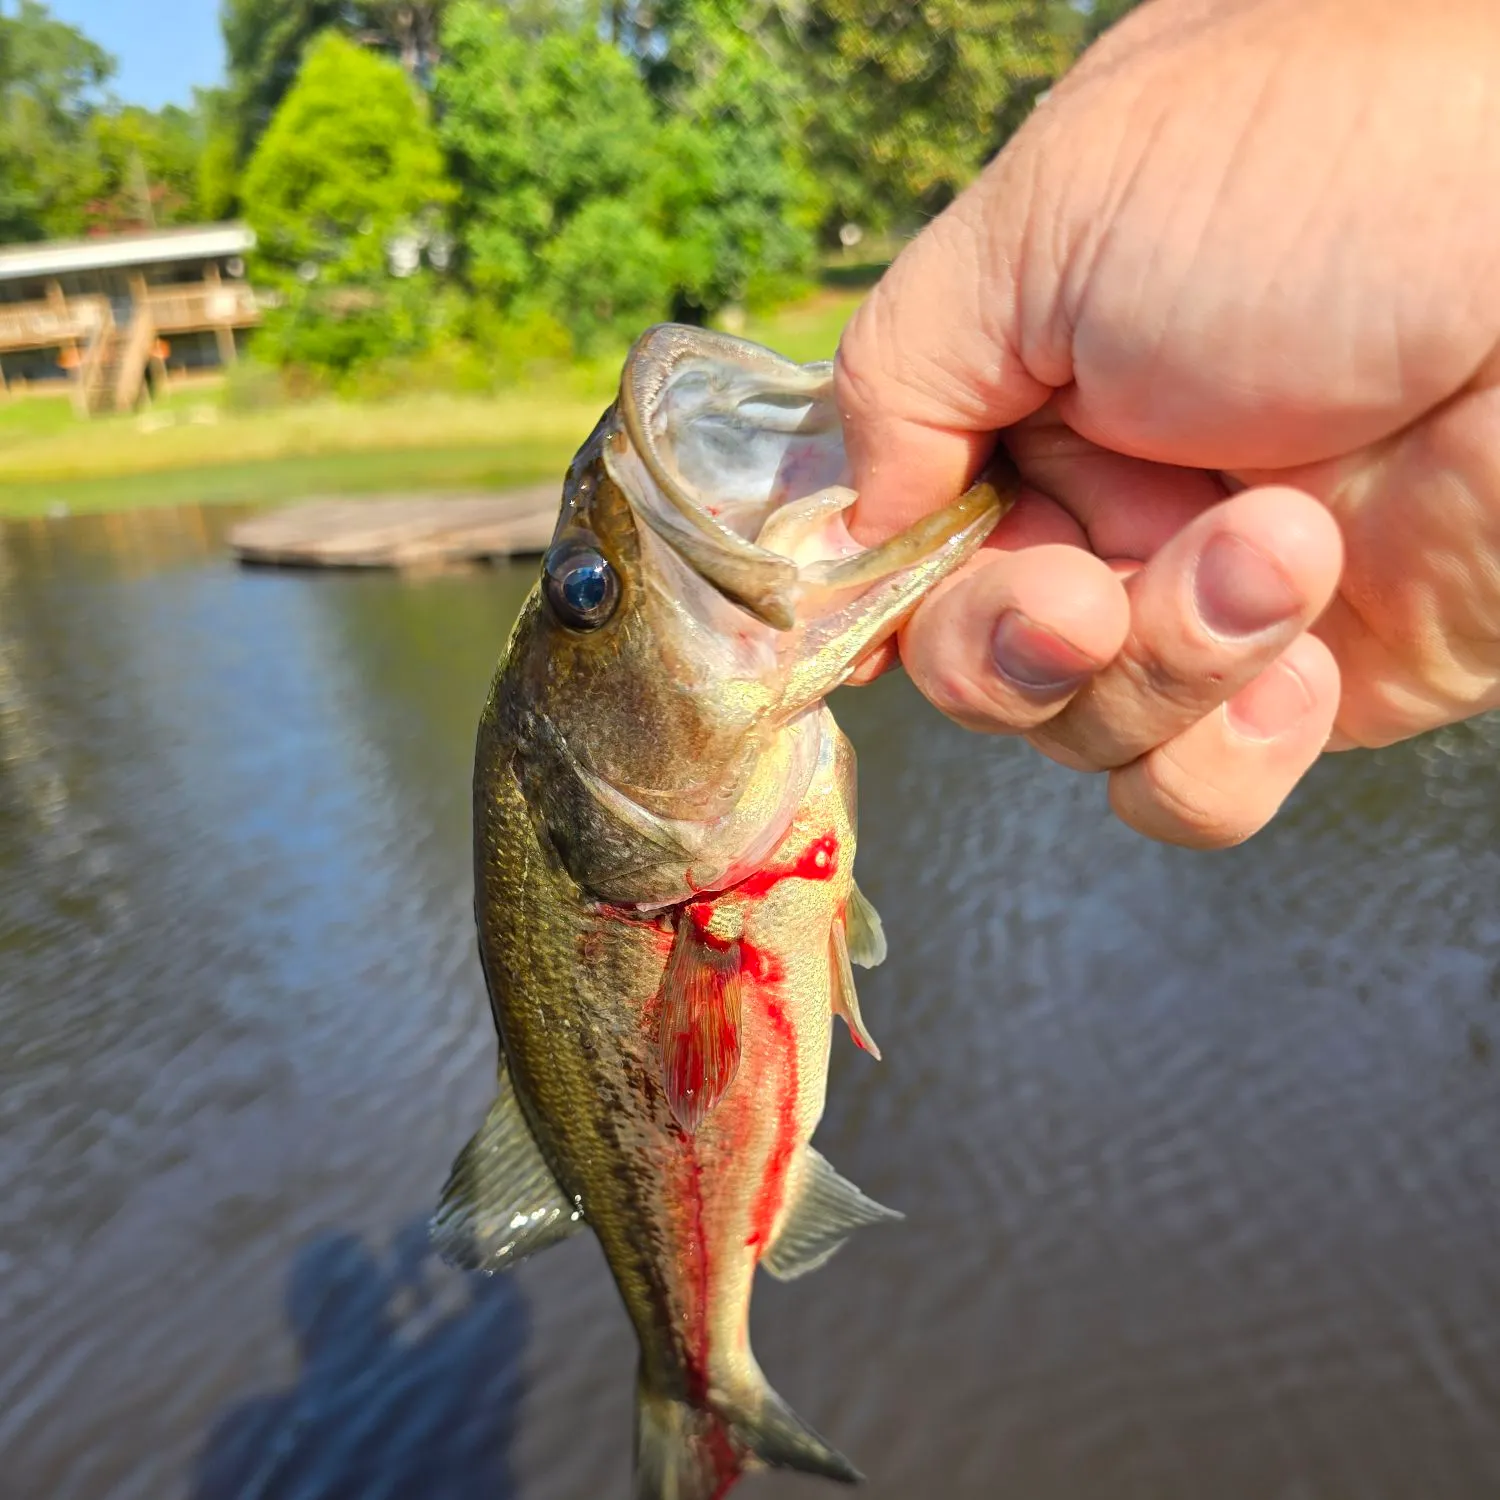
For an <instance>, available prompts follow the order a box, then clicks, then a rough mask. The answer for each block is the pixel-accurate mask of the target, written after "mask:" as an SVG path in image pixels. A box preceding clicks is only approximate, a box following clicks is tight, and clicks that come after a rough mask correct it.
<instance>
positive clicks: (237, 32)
mask: <svg viewBox="0 0 1500 1500" xmlns="http://www.w3.org/2000/svg"><path fill="white" fill-rule="evenodd" d="M447 3H448V0H222V9H221V11H220V26H221V27H222V29H223V32H224V50H225V54H226V59H227V64H228V75H229V84H228V87H227V89H226V90H225V91H224V101H223V106H222V109H223V114H224V116H225V119H226V122H227V126H228V135H229V137H230V138H231V139H232V140H233V143H234V159H235V161H236V163H237V164H239V165H241V166H242V165H243V164H244V163H245V162H247V161H248V160H249V159H250V156H251V154H252V153H253V151H254V149H255V145H256V143H257V142H258V141H259V140H260V137H261V135H262V134H263V132H264V131H265V129H266V127H267V126H268V125H269V124H270V122H271V117H272V116H273V115H274V114H275V113H276V110H277V108H278V106H279V105H280V104H281V101H282V100H283V99H284V98H285V97H286V95H287V91H288V90H289V89H290V88H291V86H292V83H293V80H294V79H295V78H296V77H297V72H298V69H299V68H300V67H301V66H302V58H303V55H304V54H305V53H306V51H307V49H308V47H309V46H310V45H311V43H312V42H313V40H314V38H316V37H317V36H319V35H320V34H321V33H323V32H325V31H338V32H341V33H342V34H343V35H344V36H347V37H349V38H350V39H351V40H354V41H357V42H359V43H360V45H362V46H365V47H369V48H371V49H372V50H374V51H377V52H385V53H389V54H390V55H391V56H393V57H395V58H396V59H397V60H398V61H399V62H400V63H401V64H402V66H403V67H405V69H406V71H407V73H408V75H409V76H411V77H412V78H415V79H417V80H418V81H420V82H423V83H425V82H427V81H429V80H430V77H431V73H432V70H433V68H434V66H435V64H436V61H437V47H438V40H439V37H440V34H441V29H442V20H443V14H444V12H445V11H446V9H447Z"/></svg>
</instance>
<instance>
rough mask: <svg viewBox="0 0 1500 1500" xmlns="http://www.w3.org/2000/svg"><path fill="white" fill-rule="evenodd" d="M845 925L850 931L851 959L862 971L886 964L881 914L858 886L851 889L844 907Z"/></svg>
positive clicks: (852, 886)
mask: <svg viewBox="0 0 1500 1500" xmlns="http://www.w3.org/2000/svg"><path fill="white" fill-rule="evenodd" d="M844 923H845V925H846V926H847V927H848V929H849V958H850V960H851V961H852V962H854V963H857V964H858V965H859V966H860V968H862V969H873V968H874V967H875V965H876V964H883V963H884V962H885V955H886V946H885V928H884V926H882V925H881V921H880V913H879V912H877V911H876V910H875V908H874V907H873V906H871V905H870V903H869V902H868V901H867V900H866V899H865V895H864V892H863V891H861V890H860V888H859V887H858V886H857V885H851V886H850V888H849V901H848V904H847V905H846V906H845V907H844Z"/></svg>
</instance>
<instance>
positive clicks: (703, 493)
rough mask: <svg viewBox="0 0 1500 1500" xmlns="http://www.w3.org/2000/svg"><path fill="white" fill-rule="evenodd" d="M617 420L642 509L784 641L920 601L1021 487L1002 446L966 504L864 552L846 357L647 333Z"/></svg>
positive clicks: (609, 442) (697, 334)
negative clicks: (884, 599) (847, 442)
mask: <svg viewBox="0 0 1500 1500" xmlns="http://www.w3.org/2000/svg"><path fill="white" fill-rule="evenodd" d="M615 413H616V415H615V420H614V421H613V423H612V424H611V429H610V431H609V432H608V435H607V436H605V437H604V441H603V458H604V463H605V467H606V469H607V470H608V472H609V474H610V476H611V477H612V478H613V479H614V481H615V483H616V484H617V485H618V486H619V488H620V490H621V491H622V493H623V494H624V495H625V497H626V499H627V501H628V502H629V504H630V506H631V509H632V510H633V511H634V512H635V513H636V515H637V517H638V518H639V519H640V520H641V521H642V522H643V523H644V525H645V527H646V529H647V530H649V531H650V532H651V533H653V534H654V535H655V536H656V537H657V538H659V539H660V540H661V541H662V542H664V543H666V544H667V547H668V548H669V550H670V551H671V552H673V553H675V554H676V556H677V558H678V559H679V560H680V562H681V563H682V564H686V566H687V567H688V568H689V569H690V570H691V571H692V572H693V573H695V574H697V575H698V577H699V578H701V579H702V580H703V581H704V582H706V583H707V584H709V585H711V587H712V589H713V590H714V591H716V592H717V594H718V595H720V596H723V597H724V598H727V599H728V600H729V601H730V602H731V603H732V604H735V605H738V606H739V607H740V608H742V609H744V610H746V611H748V612H749V613H750V614H751V615H753V616H754V617H755V618H756V619H757V620H759V621H761V622H762V623H763V624H765V625H767V626H769V627H771V628H772V629H774V630H776V631H783V632H785V631H791V630H793V629H794V627H804V626H805V627H810V626H812V625H813V624H814V622H819V621H825V620H826V619H827V618H828V617H829V616H831V615H835V614H838V613H840V612H841V611H842V610H844V609H845V608H846V607H847V606H848V605H849V604H850V602H851V601H852V600H855V599H857V598H859V597H861V596H862V595H865V594H869V595H877V594H881V593H882V586H884V591H885V592H886V593H889V591H890V588H891V586H892V584H893V582H897V581H900V586H899V593H900V595H901V596H902V597H903V598H909V599H910V600H911V602H915V597H916V594H917V593H918V592H920V591H921V589H922V588H923V587H924V586H926V585H930V583H931V582H933V581H935V580H936V578H937V577H939V576H942V575H943V574H945V573H947V572H949V571H951V570H952V568H954V567H956V566H958V564H959V563H960V562H962V561H963V559H964V558H965V557H967V556H968V555H969V554H970V553H971V552H972V551H973V550H974V549H975V548H976V547H978V546H979V545H980V543H982V542H983V540H984V538H985V536H987V535H988V533H989V530H990V528H991V527H992V526H993V524H994V522H995V520H996V519H997V518H998V517H999V515H1000V514H1001V512H1002V511H1003V510H1004V509H1005V507H1006V506H1007V505H1008V504H1009V503H1010V502H1011V501H1013V500H1014V497H1015V494H1016V493H1017V491H1018V489H1019V480H1018V478H1017V476H1016V474H1015V471H1014V469H1013V467H1011V465H1010V462H1009V459H1008V458H1007V457H1005V455H1004V454H1003V451H1001V452H999V453H997V455H996V458H995V459H993V460H992V461H991V465H990V467H989V468H988V469H987V471H986V473H985V474H984V475H982V476H981V477H980V479H979V480H978V481H977V482H976V483H975V484H974V485H973V486H972V487H971V488H970V489H969V490H968V491H966V492H965V493H964V494H963V495H962V496H960V497H959V498H958V499H957V500H955V501H954V502H953V503H952V504H951V505H949V506H947V507H945V508H944V509H943V510H941V511H938V512H936V513H934V514H931V515H928V516H924V517H923V518H922V519H921V520H919V521H918V522H916V523H915V524H914V525H913V526H911V527H909V528H908V529H907V530H906V531H904V532H902V533H900V534H899V535H898V536H895V537H892V538H891V539H890V540H888V541H886V542H883V543H881V544H880V545H879V546H876V547H872V548H864V547H861V546H860V545H859V544H858V543H857V542H855V540H854V539H853V537H852V536H850V534H849V531H848V528H847V526H846V525H845V524H844V516H845V513H846V512H847V511H848V509H849V507H850V506H851V505H852V504H853V503H854V500H855V493H854V491H853V490H852V489H850V488H849V487H848V483H847V481H848V479H849V465H848V460H847V457H846V454H845V452H844V440H843V429H842V425H841V423H840V421H839V414H838V408H837V406H836V405H835V403H834V399H833V365H832V363H830V362H828V361H822V362H819V363H817V364H808V365H799V364H796V363H794V362H793V361H792V360H789V359H785V358H783V357H782V356H781V355H779V354H776V353H774V352H773V351H772V350H770V349H765V348H763V347H761V346H760V345H759V344H754V343H751V342H749V341H748V340H745V339H740V338H734V337H731V336H730V335H728V334H722V333H714V332H710V331H709V330H706V329H702V328H690V327H685V326H682V325H679V324H660V325H658V326H656V327H654V328H650V329H648V330H647V331H646V332H645V333H644V334H642V335H641V337H640V338H639V339H638V340H637V341H636V343H635V345H634V347H633V348H632V349H631V351H630V354H629V355H628V356H627V358H626V361H625V367H624V370H623V372H622V375H621V380H620V395H619V399H618V401H617V402H616V407H615ZM885 607H886V608H887V610H889V609H891V608H893V607H894V606H893V605H890V604H887V605H886V606H885ZM892 618H894V616H892Z"/></svg>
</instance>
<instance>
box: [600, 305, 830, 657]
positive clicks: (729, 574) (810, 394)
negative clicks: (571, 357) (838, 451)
mask: <svg viewBox="0 0 1500 1500" xmlns="http://www.w3.org/2000/svg"><path fill="white" fill-rule="evenodd" d="M715 356H718V357H719V358H720V359H721V360H723V361H724V362H725V363H726V364H732V365H736V366H738V367H740V368H742V369H743V368H749V369H752V370H753V371H755V372H756V373H759V374H762V375H763V376H764V377H765V380H766V384H767V385H768V386H774V387H775V388H776V389H777V390H779V391H784V392H786V393H788V394H791V395H803V396H806V397H807V398H808V399H809V401H816V400H818V399H819V398H822V397H826V396H827V395H828V393H829V392H830V390H831V388H832V382H833V364H832V362H831V361H828V360H824V361H820V362H818V363H815V364H808V365H799V364H797V363H796V362H795V361H793V360H789V359H786V358H785V357H783V356H782V355H780V354H777V353H776V352H775V351H774V350H772V349H767V348H766V347H765V346H764V345H761V344H756V343H752V342H751V341H750V340H748V339H741V338H735V337H733V336H731V335H729V334H723V333H716V332H714V331H713V330H712V329H706V328H694V327H690V326H688V325H686V324H682V323H657V324H655V325H653V326H652V327H650V328H648V329H647V330H646V331H645V332H644V333H643V334H641V336H640V337H639V338H638V339H637V340H636V341H635V343H634V344H633V345H632V346H631V349H630V353H629V354H628V355H626V357H625V365H624V368H623V370H622V371H621V374H620V394H619V398H618V400H617V402H616V410H617V413H618V423H617V424H616V426H615V428H614V430H613V432H612V433H611V434H610V435H609V437H608V438H607V439H606V441H605V443H604V462H605V467H606V468H607V469H608V470H609V473H610V476H611V477H612V478H613V479H614V480H615V482H616V483H617V484H620V486H621V488H622V490H623V491H624V492H625V494H626V495H627V496H629V495H630V486H629V484H628V483H626V482H625V475H624V474H623V473H622V469H623V467H624V463H625V460H626V459H627V457H628V455H629V454H633V455H634V456H635V457H636V459H637V460H638V461H639V462H640V463H641V465H642V466H643V467H644V468H645V471H646V474H647V476H648V478H649V479H650V480H651V482H652V484H653V485H655V486H656V488H657V489H658V490H659V491H660V493H661V494H662V496H663V497H664V498H665V500H666V501H667V503H668V504H669V505H670V506H671V508H672V511H673V512H674V513H675V516H676V517H677V518H680V521H681V522H682V523H683V524H682V525H680V526H679V525H676V524H673V523H672V522H670V521H668V520H667V519H666V518H665V517H662V516H661V515H659V514H657V513H654V512H653V511H652V510H651V508H650V507H645V506H643V507H641V512H642V514H643V518H644V520H645V521H646V524H647V525H649V526H650V527H651V528H652V530H653V531H655V532H657V533H658V535H660V536H661V537H662V538H663V540H665V541H666V542H668V543H669V544H670V545H671V546H673V547H674V548H675V550H676V551H677V552H678V553H679V554H680V555H681V556H683V557H684V559H685V560H686V561H687V562H688V563H689V564H690V565H691V566H692V567H693V568H694V569H695V570H696V571H697V572H698V573H700V574H701V575H702V576H703V577H704V578H706V579H707V580H708V582H710V583H712V584H713V585H714V586H715V587H716V588H717V589H719V591H720V592H721V593H724V594H726V595H727V596H728V597H729V598H730V599H732V600H733V601H734V602H735V603H736V604H739V605H741V606H742V607H743V608H745V609H748V610H749V611H750V613H752V614H753V615H755V616H756V617H757V618H758V619H760V620H762V621H764V622H765V623H766V624H768V625H771V626H774V627H775V628H776V629H778V630H790V629H791V628H792V627H793V626H794V625H795V624H796V623H797V620H796V604H797V593H798V588H799V582H800V579H799V572H798V569H797V565H796V564H795V563H793V562H792V561H791V560H790V559H788V558H785V557H783V556H781V554H780V553H777V552H772V551H770V550H769V549H767V548H765V547H760V546H757V545H756V544H755V543H754V542H751V541H748V540H746V539H745V538H744V537H742V536H740V535H739V534H738V533H737V532H734V531H732V530H730V528H729V527H727V526H725V525H724V524H723V523H722V522H721V521H719V520H718V519H717V518H716V517H714V516H711V515H710V514H709V513H708V512H707V511H706V510H704V509H703V507H702V506H700V505H698V504H696V503H695V502H694V501H693V500H692V498H691V497H690V496H688V495H687V494H686V493H685V492H684V491H683V489H682V488H681V486H679V485H678V484H677V483H676V481H675V480H674V479H673V477H672V475H671V473H670V472H669V471H668V469H667V467H666V465H665V464H664V463H663V462H662V458H661V454H660V452H659V450H658V448H657V446H656V439H655V437H654V435H653V434H652V431H651V426H650V423H649V421H648V420H647V414H648V413H649V411H650V410H651V408H652V405H653V404H654V403H655V402H656V401H657V400H658V399H659V398H660V396H661V393H662V392H663V391H664V390H665V389H666V387H667V385H668V384H669V382H670V380H671V377H672V375H673V373H674V372H675V371H676V370H678V369H679V368H680V367H681V366H682V364H683V363H684V361H686V360H689V359H695V360H707V361H712V360H713V359H714V357H715ZM834 421H837V417H836V416H835V418H834ZM632 508H634V507H632Z"/></svg>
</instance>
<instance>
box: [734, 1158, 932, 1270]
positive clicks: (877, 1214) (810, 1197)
mask: <svg viewBox="0 0 1500 1500" xmlns="http://www.w3.org/2000/svg"><path fill="white" fill-rule="evenodd" d="M801 1177H802V1185H801V1189H800V1191H799V1192H798V1194H797V1197H796V1200H795V1201H794V1202H793V1204H792V1207H791V1210H790V1211H789V1212H788V1214H787V1216H786V1220H785V1222H784V1223H783V1224H782V1226H781V1232H780V1233H779V1234H778V1235H777V1236H776V1240H775V1243H774V1244H773V1245H772V1246H771V1248H770V1250H769V1251H768V1252H767V1254H766V1255H765V1257H764V1258H763V1259H762V1261H761V1265H763V1266H764V1267H765V1268H766V1270H767V1271H769V1272H770V1273H771V1275H772V1276H774V1277H776V1278H777V1279H778V1280H779V1281H795V1280H796V1279H797V1277H799V1276H805V1275H807V1273H808V1272H809V1271H815V1270H817V1268H818V1267H819V1266H821V1265H822V1264H823V1263H824V1262H825V1261H827V1260H828V1258H829V1257H830V1256H831V1255H833V1253H834V1252H835V1251H836V1250H838V1249H839V1247H840V1246H842V1245H843V1243H844V1241H845V1240H847V1239H848V1238H849V1236H850V1235H851V1234H853V1233H854V1231H855V1230H856V1229H861V1228H863V1227H864V1226H865V1225H866V1224H884V1223H893V1222H895V1221H897V1220H900V1219H902V1218H904V1217H905V1215H903V1214H900V1213H898V1212H897V1211H896V1210H895V1209H894V1208H886V1207H885V1205H884V1204H881V1203H877V1202H875V1200H874V1199H873V1198H868V1197H866V1196H865V1194H863V1193H862V1192H860V1190H859V1189H858V1188H857V1187H855V1185H854V1184H853V1183H852V1182H849V1181H847V1180H846V1179H845V1178H843V1177H840V1176H839V1174H838V1173H837V1172H835V1171H834V1169H833V1168H832V1167H831V1166H829V1165H828V1163H827V1161H825V1160H824V1158H823V1157H822V1156H820V1155H819V1154H818V1153H817V1152H816V1151H814V1150H813V1148H812V1147H811V1146H809V1147H808V1148H807V1155H806V1159H805V1161H804V1162H803V1169H802V1174H801Z"/></svg>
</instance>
